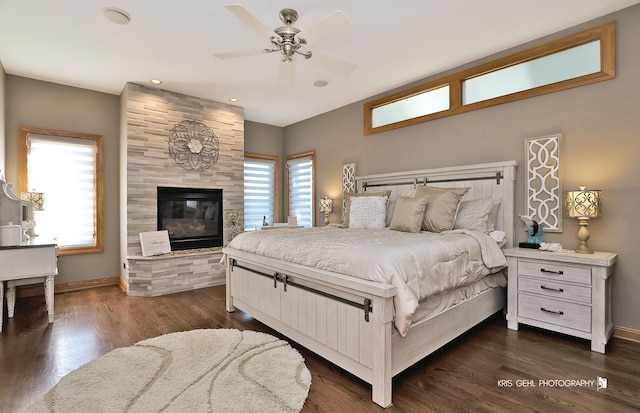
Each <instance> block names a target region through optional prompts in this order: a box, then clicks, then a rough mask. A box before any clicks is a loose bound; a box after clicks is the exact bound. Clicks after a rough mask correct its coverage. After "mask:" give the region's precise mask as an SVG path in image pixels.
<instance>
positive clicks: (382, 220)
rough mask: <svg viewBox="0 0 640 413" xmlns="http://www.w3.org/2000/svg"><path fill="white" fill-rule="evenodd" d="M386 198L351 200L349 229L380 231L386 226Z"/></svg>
mask: <svg viewBox="0 0 640 413" xmlns="http://www.w3.org/2000/svg"><path fill="white" fill-rule="evenodd" d="M387 199H388V197H386V196H362V197H353V198H351V208H350V209H349V228H365V229H382V228H384V227H385V225H386V215H387Z"/></svg>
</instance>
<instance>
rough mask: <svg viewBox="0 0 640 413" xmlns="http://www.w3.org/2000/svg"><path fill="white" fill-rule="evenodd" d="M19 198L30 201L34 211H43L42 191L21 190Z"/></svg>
mask: <svg viewBox="0 0 640 413" xmlns="http://www.w3.org/2000/svg"><path fill="white" fill-rule="evenodd" d="M20 199H22V200H23V201H28V202H31V204H33V210H34V211H44V194H43V193H42V192H22V193H20Z"/></svg>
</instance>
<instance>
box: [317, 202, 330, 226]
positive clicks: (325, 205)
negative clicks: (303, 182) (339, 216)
mask: <svg viewBox="0 0 640 413" xmlns="http://www.w3.org/2000/svg"><path fill="white" fill-rule="evenodd" d="M320 212H322V213H324V224H325V225H328V224H329V214H330V213H332V212H333V199H331V198H329V197H326V196H325V197H324V198H320Z"/></svg>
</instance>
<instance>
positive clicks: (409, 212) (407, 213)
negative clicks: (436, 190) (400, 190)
mask: <svg viewBox="0 0 640 413" xmlns="http://www.w3.org/2000/svg"><path fill="white" fill-rule="evenodd" d="M428 199H429V197H426V196H422V197H416V198H409V197H403V196H401V197H399V198H398V199H397V200H396V208H395V209H394V211H393V218H391V224H389V228H390V229H393V230H395V231H403V232H420V229H421V227H422V220H423V217H424V210H425V209H426V207H427V202H428Z"/></svg>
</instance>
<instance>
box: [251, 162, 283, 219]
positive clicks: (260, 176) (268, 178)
mask: <svg viewBox="0 0 640 413" xmlns="http://www.w3.org/2000/svg"><path fill="white" fill-rule="evenodd" d="M277 177H278V158H277V157H275V156H269V155H255V154H245V158H244V230H245V231H253V230H254V229H255V228H256V227H260V226H262V220H263V219H266V220H267V222H268V223H269V224H273V223H274V222H275V219H276V217H277V210H278V208H277V193H278V191H277Z"/></svg>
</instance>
